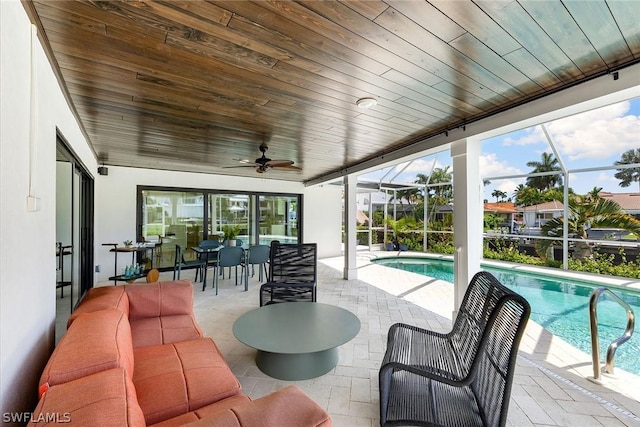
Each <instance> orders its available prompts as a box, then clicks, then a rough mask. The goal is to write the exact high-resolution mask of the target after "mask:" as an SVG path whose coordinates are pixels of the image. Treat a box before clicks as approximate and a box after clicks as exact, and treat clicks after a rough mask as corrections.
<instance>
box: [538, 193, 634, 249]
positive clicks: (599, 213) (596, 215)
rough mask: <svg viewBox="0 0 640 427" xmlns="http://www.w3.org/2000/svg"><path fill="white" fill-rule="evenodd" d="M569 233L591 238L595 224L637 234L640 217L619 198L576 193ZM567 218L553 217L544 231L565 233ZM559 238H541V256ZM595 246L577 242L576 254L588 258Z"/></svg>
mask: <svg viewBox="0 0 640 427" xmlns="http://www.w3.org/2000/svg"><path fill="white" fill-rule="evenodd" d="M568 214H569V219H568V226H569V235H573V237H575V238H577V239H583V240H585V239H587V236H588V234H587V233H588V231H589V229H591V228H621V229H623V230H627V231H629V232H631V233H633V234H635V235H636V236H640V221H639V220H637V219H635V218H634V217H633V216H631V215H628V214H626V213H625V212H624V211H623V210H622V208H621V207H620V205H618V204H617V203H616V202H614V201H612V200H609V199H604V198H602V197H599V196H598V197H597V198H595V199H593V198H592V197H591V196H590V195H586V196H575V197H572V198H570V199H569V206H568ZM563 225H564V218H563V217H560V218H553V219H551V220H549V221H548V222H547V223H545V224H544V225H543V226H542V230H541V232H542V235H543V236H547V237H558V238H560V237H562V235H563ZM553 243H557V241H552V240H538V241H537V243H536V251H537V252H538V255H539V256H540V257H541V258H545V256H546V255H545V254H546V251H547V249H548V248H549V247H550V246H551V245H552V244H553ZM592 254H593V249H592V248H591V246H590V245H589V244H588V243H587V242H576V250H575V251H574V252H573V258H575V259H583V258H588V257H590V256H591V255H592Z"/></svg>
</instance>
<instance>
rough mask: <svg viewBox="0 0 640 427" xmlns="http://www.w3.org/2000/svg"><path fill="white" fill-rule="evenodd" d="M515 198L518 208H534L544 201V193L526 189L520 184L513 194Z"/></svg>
mask: <svg viewBox="0 0 640 427" xmlns="http://www.w3.org/2000/svg"><path fill="white" fill-rule="evenodd" d="M513 198H514V200H515V203H516V205H517V206H532V205H537V204H540V203H542V202H543V201H544V197H543V195H542V192H541V191H540V190H538V189H537V188H533V187H525V186H524V185H522V184H520V185H519V186H518V187H517V188H516V190H515V191H514V193H513Z"/></svg>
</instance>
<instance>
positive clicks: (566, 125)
mask: <svg viewBox="0 0 640 427" xmlns="http://www.w3.org/2000/svg"><path fill="white" fill-rule="evenodd" d="M630 107H631V103H630V102H629V101H624V102H620V103H617V104H613V105H608V106H606V107H602V108H598V109H596V110H591V111H586V112H584V113H581V114H577V115H574V116H570V117H565V118H562V119H558V120H555V121H553V122H550V123H548V124H547V130H548V131H549V134H550V135H551V138H552V139H553V141H554V143H555V144H556V146H557V148H558V152H559V153H560V156H561V157H562V159H563V160H564V161H567V162H571V161H576V160H581V159H590V160H599V161H600V162H599V163H600V165H601V166H607V165H611V164H613V161H615V160H619V159H620V156H621V155H622V153H623V152H625V151H627V150H630V149H634V148H638V146H639V145H640V144H639V141H640V116H637V115H633V114H628V113H629V110H630ZM501 143H502V145H503V146H531V145H536V144H543V145H544V148H542V150H541V151H540V153H542V152H545V151H546V152H550V147H549V145H548V142H547V139H546V136H545V135H544V132H543V131H542V127H541V126H534V127H531V128H528V129H523V130H522V131H519V132H516V133H512V134H510V135H509V136H506V137H505V138H504V139H502V141H501Z"/></svg>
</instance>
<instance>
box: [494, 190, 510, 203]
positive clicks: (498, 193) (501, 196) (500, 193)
mask: <svg viewBox="0 0 640 427" xmlns="http://www.w3.org/2000/svg"><path fill="white" fill-rule="evenodd" d="M491 197H495V198H496V203H498V202H499V201H500V200H504V199H505V198H506V197H507V193H505V192H504V191H501V190H498V189H497V188H496V189H495V190H493V192H492V193H491Z"/></svg>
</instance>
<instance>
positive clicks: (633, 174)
mask: <svg viewBox="0 0 640 427" xmlns="http://www.w3.org/2000/svg"><path fill="white" fill-rule="evenodd" d="M636 163H640V148H636V149H633V150H629V151H625V152H624V153H622V157H621V158H620V161H617V162H614V163H613V164H614V165H632V164H636ZM613 176H615V177H616V178H617V179H619V180H620V187H628V186H630V185H631V183H632V182H637V183H638V186H640V168H628V169H618V172H616V174H615V175H613Z"/></svg>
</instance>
